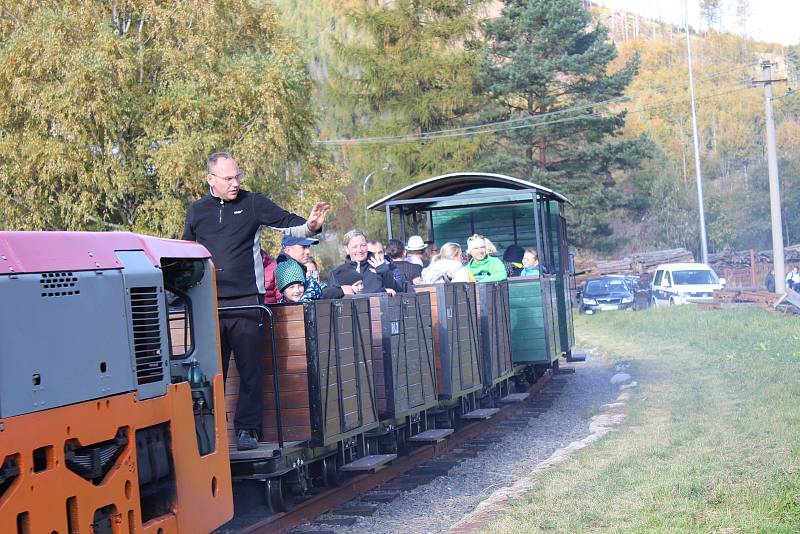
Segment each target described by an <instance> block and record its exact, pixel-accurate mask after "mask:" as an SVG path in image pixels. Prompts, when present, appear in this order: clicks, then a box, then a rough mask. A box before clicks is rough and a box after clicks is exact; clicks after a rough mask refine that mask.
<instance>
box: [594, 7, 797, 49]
mask: <svg viewBox="0 0 800 534" xmlns="http://www.w3.org/2000/svg"><path fill="white" fill-rule="evenodd" d="M593 1H594V2H596V3H598V4H600V5H603V6H606V7H608V8H611V9H615V10H621V11H630V12H632V13H638V14H640V15H643V16H645V17H647V18H650V19H654V20H662V21H664V22H671V23H673V24H681V25H682V24H683V11H684V1H685V0H593ZM686 2H687V3H688V7H689V24H690V25H691V26H692V27H693V28H701V27H702V26H703V24H702V23H701V21H700V2H699V0H686ZM734 4H735V1H734V0H723V13H722V20H721V23H720V25H719V26H720V29H721V30H722V31H727V32H731V33H741V28H740V27H739V24H738V22H737V21H736V17H735V16H734V12H733V5H734ZM746 31H747V35H748V36H750V37H753V38H755V39H758V40H761V41H777V42H779V43H782V44H784V45H794V44H798V43H800V0H750V17H749V20H748V24H747V28H746Z"/></svg>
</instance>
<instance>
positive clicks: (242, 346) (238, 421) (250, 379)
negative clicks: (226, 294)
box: [218, 295, 264, 436]
mask: <svg viewBox="0 0 800 534" xmlns="http://www.w3.org/2000/svg"><path fill="white" fill-rule="evenodd" d="M263 303H264V297H263V295H261V296H259V295H251V296H247V297H233V298H221V299H218V304H219V307H220V308H224V307H227V306H246V305H254V304H263ZM262 323H263V320H262V317H261V312H260V311H259V310H239V311H227V312H220V314H219V336H220V348H221V350H222V373H223V376H224V377H225V379H226V380H227V378H228V363H229V362H230V359H231V350H232V351H233V357H234V359H235V360H236V369H238V371H239V400H238V402H237V403H236V416H235V417H234V419H233V426H234V428H235V429H236V431H237V432H238V431H239V430H255V431H256V432H257V433H258V436H261V421H262V418H263V416H264V415H263V414H264V387H263V382H262V380H263V378H262V376H261V342H262V339H263V331H262V328H263V327H262Z"/></svg>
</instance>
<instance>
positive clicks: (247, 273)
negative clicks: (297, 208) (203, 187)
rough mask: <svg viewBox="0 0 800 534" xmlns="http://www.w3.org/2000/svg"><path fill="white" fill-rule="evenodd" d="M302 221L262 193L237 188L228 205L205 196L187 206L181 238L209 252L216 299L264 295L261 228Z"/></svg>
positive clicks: (296, 224)
mask: <svg viewBox="0 0 800 534" xmlns="http://www.w3.org/2000/svg"><path fill="white" fill-rule="evenodd" d="M305 222H306V220H305V219H304V218H302V217H300V216H298V215H295V214H294V213H290V212H288V211H286V210H285V209H283V208H281V207H280V206H278V205H277V204H275V203H274V202H272V201H271V200H270V199H268V198H267V197H265V196H264V195H262V194H261V193H252V192H250V191H246V190H244V189H240V190H239V194H238V195H237V196H236V198H235V199H234V200H232V201H230V202H228V201H225V200H222V199H220V198H217V197H215V196H212V195H206V196H204V197H203V198H201V199H200V200H197V201H195V202H193V203H192V204H190V205H189V208H188V209H187V210H186V223H185V225H184V228H183V239H185V240H187V241H197V242H198V243H200V244H201V245H203V246H204V247H206V248H207V249H208V251H209V252H210V253H211V259H212V261H213V262H214V266H215V267H216V269H217V296H218V297H220V298H230V297H243V296H248V295H255V294H261V295H263V294H264V292H265V289H264V265H263V263H262V262H261V245H260V243H259V237H260V231H259V230H260V228H261V226H271V227H273V228H291V227H294V226H300V225H303V224H305Z"/></svg>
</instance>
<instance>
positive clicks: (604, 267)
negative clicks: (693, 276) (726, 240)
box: [576, 248, 694, 283]
mask: <svg viewBox="0 0 800 534" xmlns="http://www.w3.org/2000/svg"><path fill="white" fill-rule="evenodd" d="M691 261H694V257H693V256H692V253H691V252H689V251H688V250H686V249H685V248H674V249H669V250H656V251H653V252H637V253H635V254H631V255H630V256H625V257H624V258H622V259H619V260H583V261H581V260H580V259H576V269H577V271H578V273H579V274H578V276H576V280H577V282H578V283H581V282H583V281H584V280H586V279H588V278H594V277H596V276H603V275H606V274H625V275H631V276H640V277H641V278H643V279H644V278H648V276H646V275H647V274H648V273H652V272H653V271H655V269H656V267H658V266H659V265H660V264H662V263H677V262H691ZM643 275H644V276H643Z"/></svg>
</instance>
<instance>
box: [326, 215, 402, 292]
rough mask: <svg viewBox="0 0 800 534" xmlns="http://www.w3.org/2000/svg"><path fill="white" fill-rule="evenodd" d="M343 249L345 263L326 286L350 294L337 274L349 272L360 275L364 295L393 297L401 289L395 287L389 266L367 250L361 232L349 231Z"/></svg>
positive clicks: (364, 236)
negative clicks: (382, 294) (380, 294)
mask: <svg viewBox="0 0 800 534" xmlns="http://www.w3.org/2000/svg"><path fill="white" fill-rule="evenodd" d="M344 248H345V250H346V251H347V256H346V257H345V262H344V263H343V264H341V265H339V266H338V267H336V268H335V269H334V270H333V271H331V274H330V276H329V277H328V286H331V287H339V288H341V289H342V291H343V292H344V293H345V294H348V295H349V294H352V291H351V290H350V287H349V286H348V285H347V284H343V283H342V282H341V281H340V280H339V278H338V277H337V275H338V274H341V273H343V272H345V271H348V270H351V271H356V272H357V273H360V274H361V276H362V278H363V279H364V291H363V292H364V293H383V292H386V293H389V294H390V295H394V294H395V293H396V292H398V291H402V290H403V288H401V287H397V284H396V283H395V281H394V275H393V274H392V271H391V269H390V268H389V265H388V264H387V263H386V262H385V261H383V260H382V259H378V258H375V257H374V256H373V255H372V254H370V253H369V251H368V250H367V236H366V234H364V232H362V231H361V230H358V229H355V230H350V231H349V232H347V233H346V234H345V235H344Z"/></svg>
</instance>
